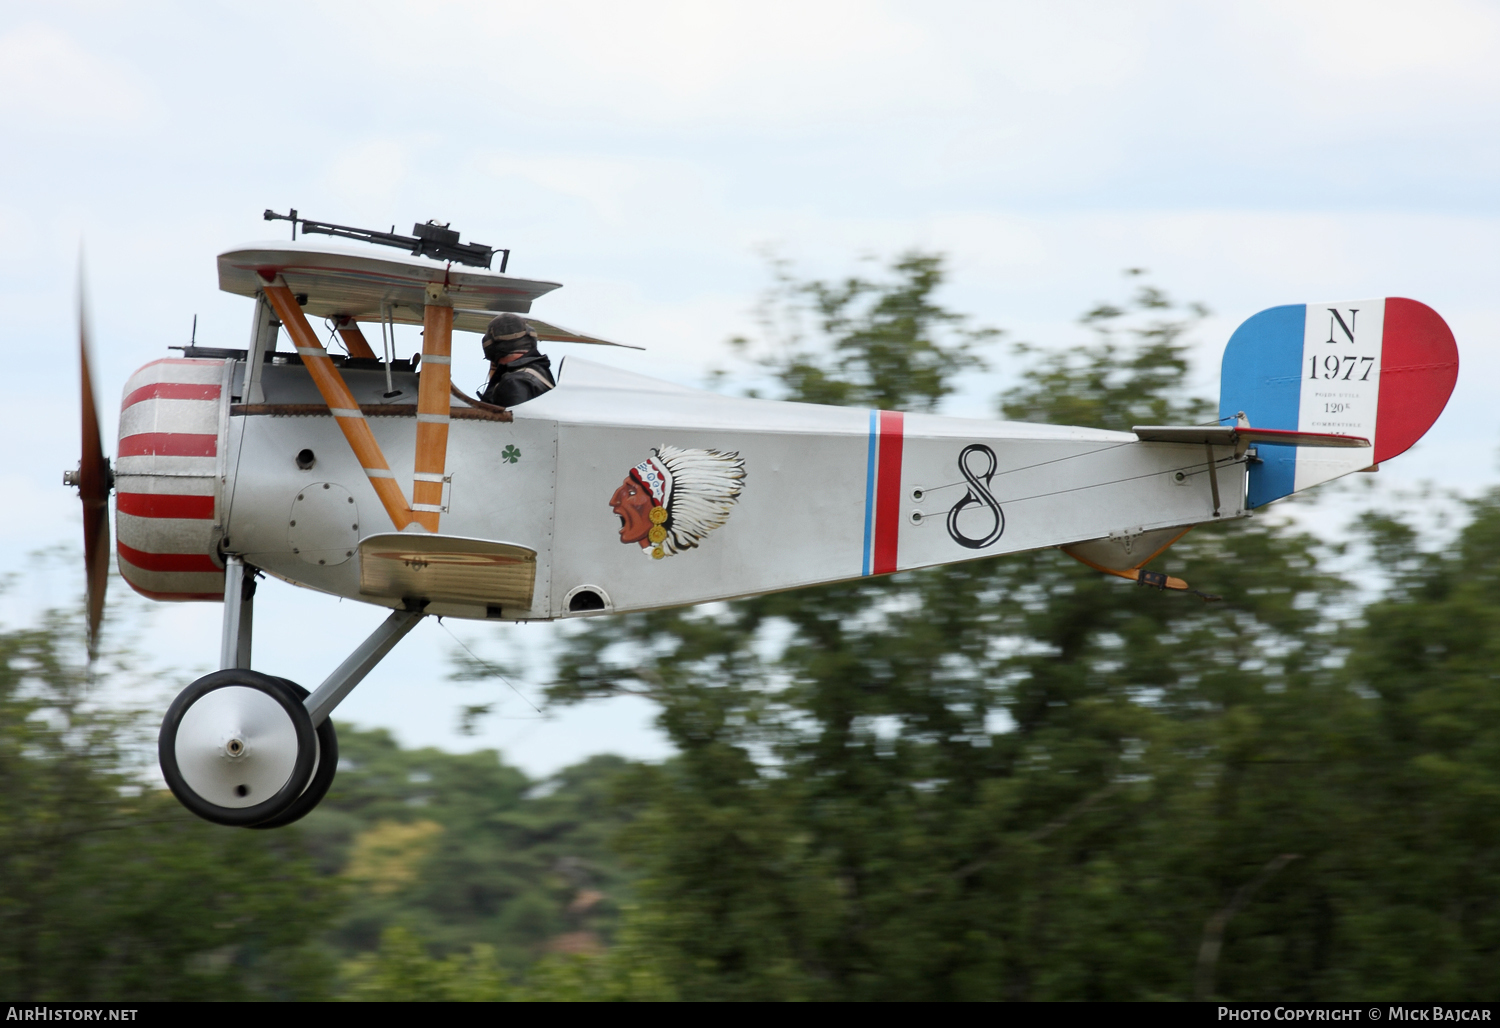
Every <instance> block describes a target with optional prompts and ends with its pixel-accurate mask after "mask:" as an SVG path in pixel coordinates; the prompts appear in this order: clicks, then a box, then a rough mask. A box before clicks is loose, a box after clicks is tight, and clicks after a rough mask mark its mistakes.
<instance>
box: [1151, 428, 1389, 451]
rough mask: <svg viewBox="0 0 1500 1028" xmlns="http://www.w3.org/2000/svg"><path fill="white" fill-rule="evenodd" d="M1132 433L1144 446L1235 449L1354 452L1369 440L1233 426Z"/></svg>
mask: <svg viewBox="0 0 1500 1028" xmlns="http://www.w3.org/2000/svg"><path fill="white" fill-rule="evenodd" d="M1131 431H1132V432H1134V433H1135V434H1136V438H1138V439H1139V440H1140V441H1141V442H1143V443H1209V444H1211V445H1214V446H1234V447H1236V448H1239V447H1242V446H1253V445H1255V444H1256V443H1274V444H1276V445H1278V446H1336V447H1353V448H1359V447H1366V448H1368V447H1369V445H1370V440H1368V439H1366V438H1364V437H1363V436H1357V435H1339V434H1337V433H1333V432H1294V431H1290V430H1288V429H1283V428H1239V427H1237V426H1235V425H1225V426H1219V425H1207V426H1204V425H1136V426H1135V427H1134V428H1132V429H1131Z"/></svg>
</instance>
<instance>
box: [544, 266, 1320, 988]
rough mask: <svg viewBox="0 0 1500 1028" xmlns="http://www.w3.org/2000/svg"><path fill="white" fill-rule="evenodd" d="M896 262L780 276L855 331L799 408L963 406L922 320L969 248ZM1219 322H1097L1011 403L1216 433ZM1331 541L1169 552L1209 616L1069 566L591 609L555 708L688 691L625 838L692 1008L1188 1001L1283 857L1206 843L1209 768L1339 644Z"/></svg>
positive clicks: (1260, 535)
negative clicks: (1205, 365)
mask: <svg viewBox="0 0 1500 1028" xmlns="http://www.w3.org/2000/svg"><path fill="white" fill-rule="evenodd" d="M891 270H892V278H891V280H890V281H888V282H886V283H884V284H881V285H869V284H868V283H865V284H862V285H861V287H860V288H859V289H857V290H856V289H850V288H841V287H835V286H830V285H827V284H823V283H807V284H803V285H797V284H789V283H787V282H783V289H782V292H781V294H780V295H781V296H782V297H783V302H785V303H787V304H790V305H792V306H793V307H795V306H796V305H797V304H799V303H801V304H803V305H804V306H803V307H802V309H800V310H797V309H793V310H791V311H790V312H783V317H782V321H783V322H796V320H797V318H799V317H801V318H804V319H806V318H814V317H815V318H817V319H821V320H819V321H818V324H820V326H821V327H822V328H823V329H824V330H825V332H826V333H827V334H828V336H829V337H830V338H829V339H828V340H827V342H826V345H825V347H824V348H823V349H822V350H821V351H817V350H813V349H809V348H807V347H802V348H798V347H791V348H787V349H786V351H785V352H784V355H783V356H782V357H781V358H779V362H778V360H773V361H772V363H771V365H770V367H771V370H772V372H773V375H774V377H775V378H776V380H777V381H779V382H780V383H781V385H782V387H783V390H784V393H785V395H786V396H787V398H789V399H796V400H816V401H819V402H850V403H861V404H864V403H876V402H878V403H880V404H881V405H883V406H888V407H894V408H900V409H929V408H931V407H932V406H933V405H934V404H935V403H936V402H937V401H938V400H939V399H940V398H941V397H942V396H943V395H945V394H946V393H947V392H949V391H951V388H952V382H951V379H950V376H951V374H953V373H954V372H955V371H957V370H958V369H960V368H962V367H964V366H967V365H969V364H971V363H972V361H973V358H974V356H975V355H973V354H971V353H970V352H969V350H968V346H969V344H970V343H971V342H972V339H973V337H972V336H970V337H968V338H958V339H956V340H954V341H953V342H952V343H951V344H950V345H949V346H947V347H945V346H944V344H942V343H940V342H935V341H934V340H933V338H932V337H931V335H930V334H929V333H928V332H926V331H925V326H928V325H932V324H956V323H960V320H961V319H959V318H958V317H957V316H955V315H953V314H952V313H951V312H948V311H946V310H944V309H943V308H941V307H939V306H936V304H935V302H934V300H933V296H934V294H935V292H936V291H937V289H938V287H939V286H940V284H941V281H942V266H941V261H940V260H939V259H938V258H936V257H931V256H922V255H908V256H906V257H903V258H901V259H900V260H899V261H897V262H896V263H895V264H894V265H893V267H892V269H891ZM912 296H920V297H921V304H920V307H921V309H922V310H923V312H924V314H923V317H922V318H911V319H906V320H900V319H887V320H884V321H880V322H879V325H880V328H881V331H879V332H875V331H871V330H870V324H871V322H870V320H869V319H870V317H871V315H858V316H852V317H843V316H841V314H842V312H843V310H844V309H845V305H846V304H847V303H848V302H849V301H848V300H847V299H846V298H850V297H858V298H860V299H861V300H862V301H863V302H864V303H865V304H866V306H865V307H864V308H863V309H864V310H866V311H872V312H879V311H883V310H885V309H887V304H886V303H885V301H886V300H887V299H889V300H890V304H889V306H890V307H894V308H897V309H905V308H909V307H912V306H914V305H913V304H912V303H911V301H910V300H909V299H906V298H909V297H912ZM1201 313H1202V312H1201V309H1194V308H1190V309H1188V310H1186V311H1183V310H1181V309H1178V308H1174V307H1173V305H1172V304H1171V303H1170V301H1169V300H1168V299H1167V298H1166V297H1165V296H1164V295H1163V294H1162V293H1161V292H1160V291H1159V290H1155V289H1152V288H1149V287H1144V288H1140V289H1138V290H1137V293H1136V296H1135V298H1134V300H1133V301H1132V302H1131V303H1130V304H1127V305H1119V306H1111V305H1100V306H1099V307H1097V308H1096V309H1094V310H1093V311H1091V312H1090V313H1089V315H1087V316H1086V317H1085V319H1084V320H1085V323H1086V324H1088V325H1090V326H1092V327H1094V328H1095V329H1097V330H1099V331H1100V333H1101V336H1102V337H1103V338H1102V345H1100V344H1096V345H1093V346H1084V347H1078V348H1075V349H1074V350H1072V351H1068V352H1065V353H1063V354H1060V355H1057V356H1043V357H1041V358H1040V359H1037V360H1034V361H1033V363H1032V364H1031V365H1030V367H1029V369H1028V370H1027V371H1025V372H1024V374H1023V375H1022V376H1021V381H1020V384H1019V385H1018V386H1017V387H1016V388H1015V389H1013V390H1011V391H1010V392H1009V393H1008V394H1007V395H1006V396H1005V398H1004V400H1003V405H1004V409H1005V412H1006V413H1007V414H1008V415H1010V416H1012V417H1027V418H1034V419H1037V420H1048V421H1065V422H1070V423H1074V424H1083V425H1093V426H1097V427H1107V428H1116V429H1119V428H1128V427H1129V425H1130V424H1131V423H1132V422H1139V421H1143V420H1151V421H1171V420H1180V419H1185V418H1190V419H1194V420H1202V415H1203V414H1204V412H1205V411H1206V409H1207V407H1206V404H1204V402H1203V401H1201V400H1197V399H1194V398H1193V397H1191V396H1190V395H1188V393H1187V390H1186V386H1185V375H1186V371H1187V360H1186V340H1185V338H1184V335H1185V333H1186V332H1187V331H1188V330H1189V329H1190V328H1191V326H1192V324H1193V323H1194V322H1195V321H1196V319H1197V318H1198V317H1200V316H1201ZM988 335H993V333H988ZM817 352H822V353H825V354H827V355H829V356H827V357H825V358H821V359H820V358H818V357H817V356H808V354H809V353H812V354H816V353H817ZM903 352H905V353H908V354H911V355H913V361H914V362H920V363H921V365H922V367H923V368H924V369H925V372H924V374H913V373H909V372H908V371H907V370H905V369H904V368H902V365H901V359H900V358H899V357H893V356H892V355H893V354H901V353H903ZM1024 353H1025V352H1024V351H1023V356H1024ZM891 368H900V369H902V370H898V371H896V372H895V373H891V372H890V371H889V370H888V369H891ZM1316 551H1317V547H1316V544H1315V543H1314V541H1313V540H1311V539H1309V538H1307V537H1305V536H1301V535H1298V534H1297V533H1295V532H1292V531H1290V530H1287V529H1285V528H1281V527H1276V526H1275V524H1274V523H1271V522H1267V521H1264V520H1258V521H1252V522H1251V523H1249V524H1248V525H1245V524H1239V525H1234V526H1227V527H1226V528H1224V529H1216V530H1207V531H1205V530H1200V531H1199V532H1197V533H1194V535H1193V536H1189V537H1188V538H1187V539H1186V540H1184V542H1183V543H1182V544H1179V546H1178V547H1177V548H1176V549H1174V550H1173V551H1172V552H1171V553H1170V554H1169V555H1168V557H1167V558H1166V559H1165V566H1166V569H1167V570H1169V571H1171V572H1172V573H1173V574H1178V575H1182V576H1185V577H1188V578H1189V579H1190V580H1192V581H1194V583H1195V584H1199V585H1202V586H1203V587H1205V588H1211V589H1213V590H1214V591H1215V592H1220V593H1223V594H1224V595H1225V596H1227V597H1228V599H1227V601H1226V602H1224V603H1222V604H1215V605H1211V606H1206V605H1204V604H1202V603H1200V602H1199V601H1198V600H1196V599H1193V598H1190V597H1184V596H1169V595H1163V594H1159V593H1153V592H1149V591H1146V590H1141V589H1139V588H1136V587H1134V586H1130V585H1127V584H1125V583H1123V582H1119V581H1116V580H1110V579H1105V578H1103V577H1101V576H1099V575H1097V574H1095V573H1093V572H1091V571H1088V570H1086V569H1085V568H1083V567H1081V566H1079V565H1077V564H1074V563H1073V562H1071V561H1069V560H1067V559H1066V558H1064V557H1062V556H1061V555H1060V554H1058V553H1056V552H1050V551H1049V552H1042V553H1033V554H1023V555H1019V556H1015V557H1007V558H1001V559H989V560H979V561H975V562H972V563H967V564H962V565H953V566H949V567H943V568H937V569H931V570H926V571H920V572H912V573H906V574H901V575H896V576H892V577H890V578H886V579H864V580H860V581H857V582H852V583H846V584H841V585H836V586H826V587H820V588H816V589H809V590H803V591H800V592H795V593H790V594H783V595H779V596H768V597H761V598H757V599H753V600H747V601H742V602H737V603H732V604H727V605H719V606H715V607H710V608H704V609H698V610H686V611H664V612H652V613H647V614H639V615H626V616H623V617H618V618H612V619H607V620H601V621H594V622H587V623H585V625H584V627H582V628H580V629H579V630H578V631H577V632H576V633H575V634H574V635H572V636H571V638H570V640H569V646H568V649H567V651H566V653H565V654H564V656H563V658H562V660H561V662H560V665H559V670H558V679H557V682H556V684H555V685H554V687H553V689H552V696H553V698H554V699H555V700H558V701H561V702H577V701H581V700H584V699H586V698H588V697H590V696H594V695H604V694H610V693H619V692H630V693H637V694H641V695H645V696H649V697H650V698H652V699H654V700H655V701H656V702H658V703H659V704H660V705H661V708H662V713H661V723H662V725H663V727H664V728H665V729H666V730H667V731H668V733H669V734H670V735H671V737H672V739H673V741H674V742H675V743H676V744H677V746H678V748H679V751H680V756H679V757H677V758H676V759H674V760H673V761H670V762H668V763H667V764H666V765H665V766H663V767H661V768H659V769H646V770H642V771H640V772H638V774H639V776H640V779H639V781H640V784H639V786H638V787H636V788H635V789H634V790H632V792H633V794H634V795H636V796H638V797H641V799H640V807H641V810H640V813H639V816H638V818H637V819H636V820H635V821H634V822H633V823H632V824H631V826H630V827H629V828H628V829H627V830H626V833H625V836H624V847H625V852H626V854H627V855H628V856H629V857H630V858H631V859H632V860H633V862H634V865H635V867H636V868H637V870H638V873H639V874H640V881H639V882H638V883H637V890H638V892H639V894H640V896H641V912H642V915H643V917H644V920H643V924H644V925H646V926H647V927H644V928H643V929H642V930H643V932H644V933H645V934H646V935H647V936H648V938H649V940H650V942H651V944H652V946H654V952H655V953H656V954H657V958H658V959H659V961H660V962H661V964H662V966H664V967H667V968H669V969H670V971H669V976H670V978H671V980H672V981H673V983H674V985H675V986H676V987H677V988H678V989H680V991H681V993H682V994H683V995H684V996H685V997H688V998H695V997H697V998H704V997H710V996H715V997H744V998H773V997H808V998H847V999H879V998H904V999H919V998H931V999H936V998H954V999H956V998H1007V997H1008V998H1029V999H1040V998H1064V997H1065V998H1130V997H1144V996H1171V995H1179V996H1180V995H1187V994H1189V992H1190V990H1191V988H1192V984H1193V981H1194V974H1195V968H1196V962H1195V959H1194V958H1195V955H1196V954H1197V952H1198V950H1199V949H1200V942H1201V936H1202V926H1203V924H1204V919H1205V917H1206V916H1208V915H1209V914H1210V913H1211V912H1213V911H1214V910H1216V909H1218V908H1220V907H1222V906H1223V902H1224V901H1223V900H1222V899H1220V894H1221V893H1222V891H1223V888H1224V887H1225V886H1226V885H1232V886H1233V887H1234V888H1238V887H1239V886H1241V885H1242V884H1243V883H1244V881H1246V880H1249V879H1250V878H1253V876H1254V875H1255V874H1256V873H1257V872H1258V871H1259V870H1260V868H1262V866H1263V865H1265V864H1266V862H1267V861H1268V860H1270V859H1273V858H1275V857H1276V856H1277V854H1278V852H1279V851H1278V849H1277V845H1278V843H1279V842H1280V841H1281V840H1280V839H1278V838H1277V837H1276V836H1275V835H1274V834H1273V835H1268V836H1263V837H1262V836H1256V834H1255V831H1254V830H1253V829H1250V830H1248V831H1247V830H1244V829H1247V828H1248V826H1246V825H1243V824H1241V823H1239V822H1236V824H1235V826H1234V827H1235V828H1236V829H1237V830H1241V831H1240V834H1239V835H1236V836H1235V838H1233V839H1232V840H1228V841H1226V842H1225V843H1221V844H1220V845H1219V847H1218V848H1217V849H1215V848H1213V847H1212V846H1210V845H1209V842H1211V841H1212V839H1211V836H1212V832H1207V831H1206V829H1207V826H1210V825H1212V824H1213V823H1214V822H1213V819H1212V818H1211V817H1210V818H1207V819H1205V818H1204V814H1205V811H1206V810H1209V809H1211V806H1210V805H1211V794H1210V793H1209V792H1208V791H1206V790H1205V789H1203V788H1201V787H1200V786H1201V782H1202V781H1203V776H1204V775H1212V774H1214V773H1215V771H1216V770H1217V767H1216V766H1215V765H1214V763H1213V760H1212V757H1211V756H1207V757H1206V756H1205V755H1213V754H1216V753H1218V752H1219V751H1218V749H1217V747H1219V746H1221V745H1222V743H1223V739H1222V733H1224V732H1225V731H1232V730H1233V729H1234V726H1235V721H1234V711H1235V710H1236V709H1237V708H1239V707H1242V706H1243V705H1245V704H1246V703H1247V702H1250V701H1252V700H1253V699H1255V698H1258V697H1261V696H1264V695H1273V694H1275V693H1276V690H1278V689H1280V690H1283V691H1284V690H1285V688H1286V683H1287V682H1288V681H1289V680H1290V679H1291V678H1293V677H1295V676H1296V675H1298V674H1300V673H1301V672H1302V671H1303V670H1304V669H1305V668H1308V667H1313V666H1318V665H1319V664H1320V662H1321V661H1323V660H1325V659H1326V657H1327V655H1328V653H1329V651H1330V642H1329V640H1328V639H1327V638H1326V637H1325V636H1326V633H1324V634H1320V633H1319V631H1318V627H1319V625H1320V623H1321V620H1322V614H1321V610H1322V609H1323V608H1324V607H1325V606H1326V605H1327V604H1328V603H1329V602H1330V601H1331V599H1332V598H1333V597H1336V596H1337V595H1338V594H1339V593H1340V591H1341V589H1342V583H1341V582H1339V581H1338V580H1337V579H1335V578H1333V577H1331V576H1328V575H1326V574H1323V573H1321V572H1320V571H1319V569H1318V561H1317V556H1318V555H1317V552H1316ZM1231 894H1232V889H1231Z"/></svg>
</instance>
